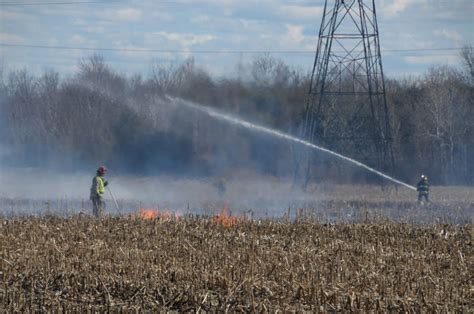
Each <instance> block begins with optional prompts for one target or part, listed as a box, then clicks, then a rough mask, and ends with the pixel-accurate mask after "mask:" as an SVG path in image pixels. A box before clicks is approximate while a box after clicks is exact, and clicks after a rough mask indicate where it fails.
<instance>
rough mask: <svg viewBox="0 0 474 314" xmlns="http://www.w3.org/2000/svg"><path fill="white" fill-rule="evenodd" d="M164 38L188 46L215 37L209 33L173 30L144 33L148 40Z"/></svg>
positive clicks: (205, 41) (208, 40)
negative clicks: (175, 31) (198, 33)
mask: <svg viewBox="0 0 474 314" xmlns="http://www.w3.org/2000/svg"><path fill="white" fill-rule="evenodd" d="M156 36H157V37H160V38H164V39H166V40H168V41H171V42H175V43H178V44H179V45H180V46H182V47H190V46H193V45H199V44H205V43H207V42H210V41H212V40H215V39H217V37H216V36H214V35H210V34H203V35H196V34H192V33H174V32H164V31H161V32H155V33H151V34H146V35H145V37H147V38H148V40H153V37H156Z"/></svg>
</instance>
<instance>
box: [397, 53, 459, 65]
mask: <svg viewBox="0 0 474 314" xmlns="http://www.w3.org/2000/svg"><path fill="white" fill-rule="evenodd" d="M403 59H404V60H405V61H406V62H408V63H410V64H424V65H429V64H456V63H458V61H459V57H458V56H456V55H437V56H434V55H433V56H426V55H425V56H406V57H404V58H403Z"/></svg>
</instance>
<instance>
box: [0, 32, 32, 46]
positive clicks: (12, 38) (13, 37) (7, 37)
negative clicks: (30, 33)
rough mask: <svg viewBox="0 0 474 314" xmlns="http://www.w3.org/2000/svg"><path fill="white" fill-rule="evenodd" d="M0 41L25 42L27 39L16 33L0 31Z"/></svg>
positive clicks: (10, 42)
mask: <svg viewBox="0 0 474 314" xmlns="http://www.w3.org/2000/svg"><path fill="white" fill-rule="evenodd" d="M0 41H1V42H5V43H9V44H23V43H25V41H26V39H25V38H23V37H21V36H18V35H14V34H7V33H0Z"/></svg>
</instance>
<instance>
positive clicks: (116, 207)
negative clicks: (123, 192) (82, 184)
mask: <svg viewBox="0 0 474 314" xmlns="http://www.w3.org/2000/svg"><path fill="white" fill-rule="evenodd" d="M107 190H108V191H109V193H110V196H112V200H113V201H114V204H115V209H116V210H117V212H118V213H119V215H120V216H121V215H122V212H121V211H120V207H119V205H118V203H117V200H116V199H115V196H114V193H112V189H111V188H110V187H109V186H107Z"/></svg>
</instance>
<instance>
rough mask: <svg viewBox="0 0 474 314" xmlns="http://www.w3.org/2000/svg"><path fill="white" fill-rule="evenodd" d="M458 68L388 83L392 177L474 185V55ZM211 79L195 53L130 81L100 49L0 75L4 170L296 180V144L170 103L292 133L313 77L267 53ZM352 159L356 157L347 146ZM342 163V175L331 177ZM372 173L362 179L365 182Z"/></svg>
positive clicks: (323, 170) (324, 171)
mask: <svg viewBox="0 0 474 314" xmlns="http://www.w3.org/2000/svg"><path fill="white" fill-rule="evenodd" d="M460 61H462V62H463V64H464V66H463V67H462V68H454V67H448V66H438V67H434V68H432V69H430V70H429V71H428V72H427V73H426V74H425V75H424V76H423V77H421V78H417V79H409V78H407V79H399V80H395V79H388V80H387V82H386V85H387V93H388V94H387V96H388V105H389V108H390V113H391V120H392V121H391V124H392V127H393V141H394V154H395V158H396V165H397V168H396V170H395V173H394V175H396V176H398V177H400V178H402V179H405V180H409V181H413V180H414V177H415V178H416V176H417V175H418V174H419V173H421V172H423V173H427V174H428V175H430V176H431V178H432V181H433V182H435V183H439V184H473V183H474V180H473V178H472V164H473V163H474V126H473V118H474V108H473V107H474V105H473V91H474V74H473V65H472V62H473V51H472V48H465V49H464V50H463V52H462V54H461V55H460ZM232 72H233V75H232V76H228V77H226V78H214V77H212V76H211V75H210V74H209V73H208V72H207V71H206V70H205V69H203V68H200V67H198V66H196V64H195V63H194V62H193V60H192V59H190V60H187V61H186V62H183V63H182V64H175V65H166V66H160V65H158V66H154V67H153V68H152V69H151V70H150V73H151V74H150V75H148V76H147V77H144V76H142V75H134V76H127V75H123V74H120V73H118V72H116V71H114V70H113V69H112V68H111V67H110V66H108V65H107V63H106V62H105V61H104V60H103V59H102V58H101V57H100V56H97V55H94V56H91V57H89V58H87V59H84V60H82V61H80V62H79V66H78V71H77V73H76V74H74V75H72V76H70V77H64V78H63V77H60V75H59V74H58V73H56V72H54V71H49V72H45V73H43V74H42V75H41V76H39V77H38V76H32V75H31V74H30V73H28V71H27V70H21V71H10V72H8V73H7V71H6V70H5V69H3V71H2V72H1V80H0V92H1V94H0V95H1V96H0V123H1V124H0V134H1V135H2V136H1V140H0V158H1V162H2V164H3V165H9V166H41V167H44V166H48V167H57V168H58V169H61V168H63V167H68V168H69V169H71V168H72V169H78V168H81V167H84V166H88V167H92V166H95V165H97V164H99V163H104V164H107V165H109V166H110V167H113V168H115V169H117V171H128V172H131V173H136V174H145V173H146V174H173V175H192V176H210V175H219V176H231V175H233V174H235V173H236V172H240V173H241V172H242V171H248V172H251V173H255V172H257V173H263V174H266V175H274V176H279V177H291V176H292V174H293V169H294V167H295V163H296V161H297V158H295V147H294V145H289V144H288V143H285V142H282V141H281V140H277V139H274V138H270V137H269V136H267V135H260V134H257V133H252V132H251V131H249V130H244V129H241V128H238V127H236V126H231V125H229V124H227V123H225V122H221V121H217V120H213V119H212V118H210V117H208V116H206V115H204V114H202V113H200V112H198V111H193V110H190V109H186V108H182V107H179V106H177V105H176V104H173V103H172V101H169V100H164V98H163V97H164V96H166V95H169V96H173V97H179V98H182V99H186V100H190V101H193V102H196V103H199V104H203V105H206V106H211V107H214V108H217V109H219V110H221V111H223V112H227V113H231V114H234V115H237V116H239V117H242V118H244V119H246V120H250V121H253V122H256V123H259V124H262V125H265V126H269V127H272V128H275V129H278V130H281V131H284V132H287V133H292V134H295V135H297V133H298V128H299V125H300V124H301V119H302V116H303V114H304V107H305V102H306V94H307V91H308V87H309V79H310V76H309V74H308V73H305V72H303V71H300V70H297V69H294V68H292V67H290V66H288V65H287V64H285V63H283V62H282V61H279V60H276V59H274V58H272V57H269V56H260V57H257V58H255V59H254V60H253V61H252V62H250V63H248V64H238V65H237V66H236V67H235V68H233V69H232ZM341 153H344V154H347V155H350V156H352V157H355V158H356V159H357V157H358V156H355V155H354V152H341ZM341 167H343V168H344V173H345V175H344V178H343V179H342V178H340V179H338V177H339V176H337V175H335V174H336V173H340V172H341ZM314 169H317V170H314V171H317V172H318V173H317V174H315V176H314V177H315V178H327V179H328V180H332V181H338V180H347V179H351V178H352V179H354V178H359V179H360V176H358V175H357V174H358V173H360V171H361V170H358V169H356V168H354V167H348V166H345V165H342V166H341V163H340V162H339V161H334V160H329V159H328V160H325V161H324V167H315V168H314ZM364 180H367V177H364Z"/></svg>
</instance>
